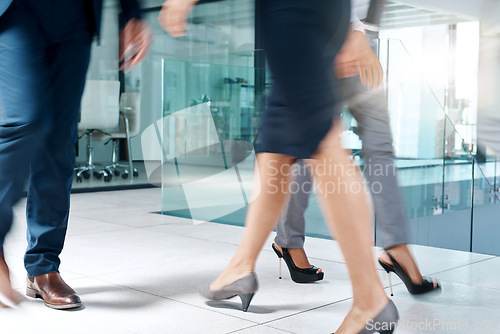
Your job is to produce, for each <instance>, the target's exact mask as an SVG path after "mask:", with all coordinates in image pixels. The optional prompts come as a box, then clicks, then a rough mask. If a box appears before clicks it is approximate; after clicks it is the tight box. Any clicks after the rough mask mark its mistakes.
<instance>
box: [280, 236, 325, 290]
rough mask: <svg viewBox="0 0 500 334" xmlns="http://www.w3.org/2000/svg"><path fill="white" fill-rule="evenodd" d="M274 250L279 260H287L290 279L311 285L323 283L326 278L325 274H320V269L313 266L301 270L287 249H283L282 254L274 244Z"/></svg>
mask: <svg viewBox="0 0 500 334" xmlns="http://www.w3.org/2000/svg"><path fill="white" fill-rule="evenodd" d="M271 247H272V248H273V250H274V252H275V253H276V255H277V256H278V258H279V259H280V260H281V259H282V258H283V260H285V263H286V266H287V267H288V270H289V271H290V277H291V278H292V281H294V282H295V283H310V282H315V281H321V280H322V279H323V277H324V275H325V274H324V273H323V272H321V273H318V269H319V268H318V267H315V266H311V267H310V268H299V267H297V266H296V265H295V263H294V262H293V259H292V256H291V255H290V253H289V252H288V249H287V248H284V247H281V250H282V251H283V253H281V252H280V251H279V250H278V249H277V248H276V247H274V244H272V245H271ZM280 279H281V261H280Z"/></svg>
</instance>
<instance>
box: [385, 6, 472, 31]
mask: <svg viewBox="0 0 500 334" xmlns="http://www.w3.org/2000/svg"><path fill="white" fill-rule="evenodd" d="M467 21H470V19H468V18H463V17H460V16H457V15H454V14H449V13H445V12H436V11H430V10H428V9H424V8H419V7H415V6H409V5H406V4H403V3H400V2H398V1H388V2H387V5H386V8H385V11H384V14H383V15H382V20H381V23H380V25H381V28H382V29H397V28H405V27H419V26H428V25H435V24H456V23H460V22H467Z"/></svg>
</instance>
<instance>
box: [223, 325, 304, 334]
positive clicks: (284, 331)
mask: <svg viewBox="0 0 500 334" xmlns="http://www.w3.org/2000/svg"><path fill="white" fill-rule="evenodd" d="M261 326H264V327H267V328H272V329H275V330H277V331H280V332H283V333H289V334H295V333H294V332H290V331H287V330H284V329H281V328H274V327H270V326H266V325H262V324H257V325H253V326H249V327H245V328H240V329H237V330H235V331H231V332H226V334H234V333H238V332H241V331H244V330H248V329H251V328H258V327H261Z"/></svg>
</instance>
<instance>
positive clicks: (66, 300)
mask: <svg viewBox="0 0 500 334" xmlns="http://www.w3.org/2000/svg"><path fill="white" fill-rule="evenodd" d="M26 295H27V296H28V297H32V298H41V299H43V301H44V302H45V306H47V307H50V308H53V309H56V310H67V309H71V308H77V307H80V306H81V305H82V301H81V300H80V297H78V295H77V294H76V292H75V290H73V289H72V288H71V287H70V286H69V285H68V284H66V282H64V281H63V279H62V278H61V275H59V273H48V274H44V275H40V276H36V277H34V278H29V277H28V279H27V280H26Z"/></svg>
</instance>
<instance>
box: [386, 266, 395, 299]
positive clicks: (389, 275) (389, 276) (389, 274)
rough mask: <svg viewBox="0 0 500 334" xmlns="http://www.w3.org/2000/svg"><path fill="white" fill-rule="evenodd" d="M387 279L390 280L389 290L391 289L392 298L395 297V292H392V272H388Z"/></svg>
mask: <svg viewBox="0 0 500 334" xmlns="http://www.w3.org/2000/svg"><path fill="white" fill-rule="evenodd" d="M387 277H388V278H389V288H390V289H391V297H394V292H392V281H391V273H390V272H387Z"/></svg>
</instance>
